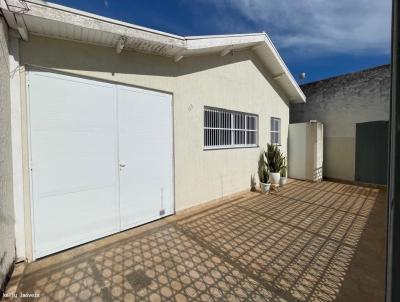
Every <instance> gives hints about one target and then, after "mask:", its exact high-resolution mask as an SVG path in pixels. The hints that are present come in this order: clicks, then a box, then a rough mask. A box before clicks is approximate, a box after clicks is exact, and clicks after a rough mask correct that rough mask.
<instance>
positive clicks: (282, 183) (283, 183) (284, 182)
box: [279, 176, 287, 187]
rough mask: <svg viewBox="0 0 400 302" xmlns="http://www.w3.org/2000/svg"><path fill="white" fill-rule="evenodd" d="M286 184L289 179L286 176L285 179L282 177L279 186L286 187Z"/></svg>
mask: <svg viewBox="0 0 400 302" xmlns="http://www.w3.org/2000/svg"><path fill="white" fill-rule="evenodd" d="M286 183H287V177H286V176H285V177H283V176H281V179H280V181H279V185H280V186H281V187H283V186H284V185H286Z"/></svg>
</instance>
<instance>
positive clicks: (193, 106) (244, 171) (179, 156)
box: [20, 35, 289, 211]
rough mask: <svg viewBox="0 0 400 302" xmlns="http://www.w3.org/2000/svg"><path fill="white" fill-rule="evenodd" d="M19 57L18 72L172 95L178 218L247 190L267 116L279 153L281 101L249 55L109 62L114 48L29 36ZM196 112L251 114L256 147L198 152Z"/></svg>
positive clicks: (126, 57)
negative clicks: (48, 72)
mask: <svg viewBox="0 0 400 302" xmlns="http://www.w3.org/2000/svg"><path fill="white" fill-rule="evenodd" d="M20 57H21V65H27V66H28V68H29V66H38V67H44V68H50V69H57V70H60V71H64V72H68V73H70V74H76V75H83V76H87V77H91V78H96V79H100V80H105V81H113V82H118V83H122V84H128V85H134V86H140V87H143V88H149V89H157V90H162V91H166V92H171V93H173V115H174V167H175V171H174V172H175V209H176V210H178V211H179V210H182V209H185V208H189V207H191V206H194V205H198V204H200V203H203V202H206V201H209V200H213V199H217V198H221V197H223V196H226V195H229V194H231V193H235V192H239V191H242V190H248V189H249V188H250V183H251V176H252V175H254V176H255V177H256V179H258V178H257V162H258V156H259V154H260V150H261V149H263V148H265V147H266V144H267V142H269V141H270V134H269V130H270V129H269V128H270V118H271V116H274V117H280V118H281V120H282V146H281V149H282V151H283V152H284V153H286V146H287V135H288V124H289V105H288V102H287V99H286V96H284V95H283V93H282V92H281V91H280V90H279V89H278V88H277V87H275V86H274V85H275V83H274V80H272V79H271V78H270V75H269V74H268V73H267V72H266V71H265V69H264V66H263V64H262V63H261V62H260V61H259V59H258V58H257V57H256V56H255V55H254V54H253V53H252V52H251V51H241V52H235V53H233V54H229V55H226V56H223V57H221V56H220V55H219V54H216V55H210V56H198V57H192V58H184V59H182V60H181V61H179V62H178V63H175V62H173V60H172V59H168V58H164V57H159V56H153V55H146V54H142V53H139V52H134V51H123V52H122V53H121V54H116V52H115V49H114V48H106V47H97V46H93V45H87V44H82V43H74V42H70V41H64V40H56V39H50V38H44V37H38V36H34V35H31V36H30V39H29V42H23V41H21V42H20ZM204 106H212V107H218V108H224V109H228V110H236V111H242V112H248V113H253V114H258V116H259V146H260V147H257V148H240V149H222V150H203V110H204ZM25 127H26V126H25ZM239 158H240V160H238V159H239ZM26 164H27V163H26ZM26 164H25V169H27V168H26ZM151 168H152V167H149V169H151Z"/></svg>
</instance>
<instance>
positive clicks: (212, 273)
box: [18, 181, 385, 301]
mask: <svg viewBox="0 0 400 302" xmlns="http://www.w3.org/2000/svg"><path fill="white" fill-rule="evenodd" d="M378 204H379V206H378V210H377V211H376V213H375V212H374V211H375V209H376V208H377V206H375V207H374V205H378ZM384 204H385V196H384V192H383V191H382V190H379V189H373V188H365V187H358V186H353V185H348V184H340V183H335V182H321V183H308V182H301V181H295V182H293V183H291V184H289V185H287V186H286V187H284V188H283V189H281V190H280V191H278V192H275V193H271V194H268V195H260V194H258V193H247V194H244V195H243V196H239V197H235V198H232V199H230V200H229V201H228V202H225V203H223V204H221V205H218V206H213V207H208V208H206V209H203V210H202V211H198V212H196V213H194V214H191V215H186V216H183V217H182V216H179V215H178V216H176V217H173V218H172V219H170V222H168V223H165V224H164V225H162V226H159V227H157V228H155V229H152V230H149V231H146V232H144V233H142V234H140V235H136V236H131V237H129V238H125V239H121V240H118V241H116V242H114V243H112V244H109V245H106V246H103V247H100V248H98V249H95V250H93V251H92V252H90V253H83V254H82V255H80V256H77V257H74V258H72V259H68V260H64V261H59V262H57V263H53V264H50V265H47V266H43V265H42V266H41V267H40V262H41V261H44V260H39V261H37V262H34V263H32V264H29V265H28V267H27V268H26V270H25V273H24V275H23V277H22V280H21V282H20V285H19V289H18V292H19V291H22V292H26V293H33V292H35V293H37V294H39V295H40V300H39V301H334V300H336V299H337V298H338V299H342V300H341V301H346V298H349V297H355V298H356V299H358V300H359V301H367V300H368V301H379V298H382V301H383V285H384V284H383V283H382V280H381V277H380V275H379V274H380V273H381V271H380V269H381V266H382V269H383V270H384V267H383V266H384V258H382V255H381V254H380V252H379V251H381V250H382V251H383V254H384V247H382V248H383V249H382V248H381V249H379V251H378V250H376V251H377V254H374V253H372V254H371V253H369V252H368V251H369V250H370V249H371V248H372V249H374V248H375V249H377V247H372V246H371V245H373V244H376V242H378V243H379V244H380V240H381V238H382V236H383V238H384V229H383V228H382V229H381V230H378V229H377V228H380V225H381V224H380V222H382V221H384V219H385V215H384V211H383V213H382V211H381V209H382V208H384ZM373 209H374V211H372V210H373ZM371 211H372V214H371ZM369 217H371V219H373V220H374V221H375V222H372V224H371V222H368V219H369ZM377 221H379V222H377ZM367 223H368V226H369V228H370V226H371V225H372V227H374V223H375V230H369V231H366V232H367V233H368V232H370V234H369V235H368V234H367V235H368V236H369V237H368V236H367V237H365V234H364V235H363V237H362V234H363V231H364V230H365V229H366V227H367ZM382 225H384V223H383V224H382ZM367 230H368V228H367ZM380 232H382V234H381V235H382V236H380V237H379V236H378V237H379V238H377V239H376V240H375V239H373V238H372V237H371V235H373V234H375V235H376V234H378V233H379V234H380ZM379 234H378V235H379ZM116 236H118V235H116ZM361 238H363V239H362V240H361V242H360V239H361ZM371 238H372V239H371ZM374 240H375V241H374ZM368 241H369V242H368ZM382 244H383V245H384V241H383V243H382ZM361 249H362V250H361ZM352 259H353V260H354V261H352ZM382 259H383V260H382ZM381 262H382V263H381ZM354 263H356V265H355V264H354ZM372 263H374V264H372ZM371 264H372V265H373V267H372V268H371V267H370V270H369V271H368V268H367V269H366V270H363V269H362V265H364V266H369V265H371ZM360 265H361V267H360ZM35 266H39V267H40V268H39V269H35ZM374 269H375V270H378V271H379V274H377V275H375V276H374V277H371V278H372V279H371V280H370V281H369V280H368V276H365V275H363V274H364V273H365V272H367V273H371V274H374V273H375V271H371V270H374ZM346 275H347V276H346ZM360 278H364V279H363V281H362V282H358V281H357V279H360ZM374 278H375V279H377V280H374ZM382 278H384V276H382ZM383 280H384V279H383ZM346 282H347V283H346ZM344 283H345V284H344ZM360 285H362V286H366V287H369V286H374V287H378V288H375V291H374V292H375V296H374V299H373V300H371V299H369V298H371V296H364V297H363V294H365V295H368V294H369V292H368V290H366V291H363V290H361V291H358V292H357V294H356V295H352V293H353V292H354V291H352V288H354V287H360ZM380 287H382V288H380ZM341 288H342V289H343V290H345V293H342V290H341ZM375 298H378V300H375ZM365 299H367V300H365ZM23 300H24V301H27V300H28V299H23ZM33 300H35V301H37V299H33ZM347 301H350V300H347ZM351 301H356V300H351Z"/></svg>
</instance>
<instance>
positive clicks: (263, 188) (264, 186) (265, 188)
mask: <svg viewBox="0 0 400 302" xmlns="http://www.w3.org/2000/svg"><path fill="white" fill-rule="evenodd" d="M270 186H271V184H270V183H267V184H265V183H262V182H260V189H261V192H263V193H267V192H269V188H270Z"/></svg>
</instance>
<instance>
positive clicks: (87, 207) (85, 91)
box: [29, 72, 119, 257]
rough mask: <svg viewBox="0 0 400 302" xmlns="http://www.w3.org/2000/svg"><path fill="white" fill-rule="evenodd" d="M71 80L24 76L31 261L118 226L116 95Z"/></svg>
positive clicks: (103, 233) (48, 76)
mask: <svg viewBox="0 0 400 302" xmlns="http://www.w3.org/2000/svg"><path fill="white" fill-rule="evenodd" d="M43 74H44V75H45V76H43ZM71 78H72V79H74V78H73V77H69V76H62V75H57V74H51V73H46V72H45V73H42V72H32V73H30V74H29V113H30V136H31V144H30V145H31V148H30V149H31V150H30V151H31V167H32V169H33V170H32V195H33V225H34V240H35V243H34V245H35V256H36V257H40V256H41V255H45V254H46V253H49V252H48V251H52V252H54V251H57V250H60V249H63V248H67V247H72V246H74V245H77V244H80V243H84V242H87V241H88V240H93V239H96V238H99V237H102V236H105V235H108V234H111V233H113V232H115V231H116V230H117V229H118V227H119V211H118V210H119V208H118V166H117V159H118V153H117V138H116V131H117V122H116V90H115V88H114V89H112V86H107V85H106V86H103V85H96V84H93V83H95V82H94V81H87V80H79V81H76V80H71ZM92 82H93V83H92ZM110 87H111V88H110Z"/></svg>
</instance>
